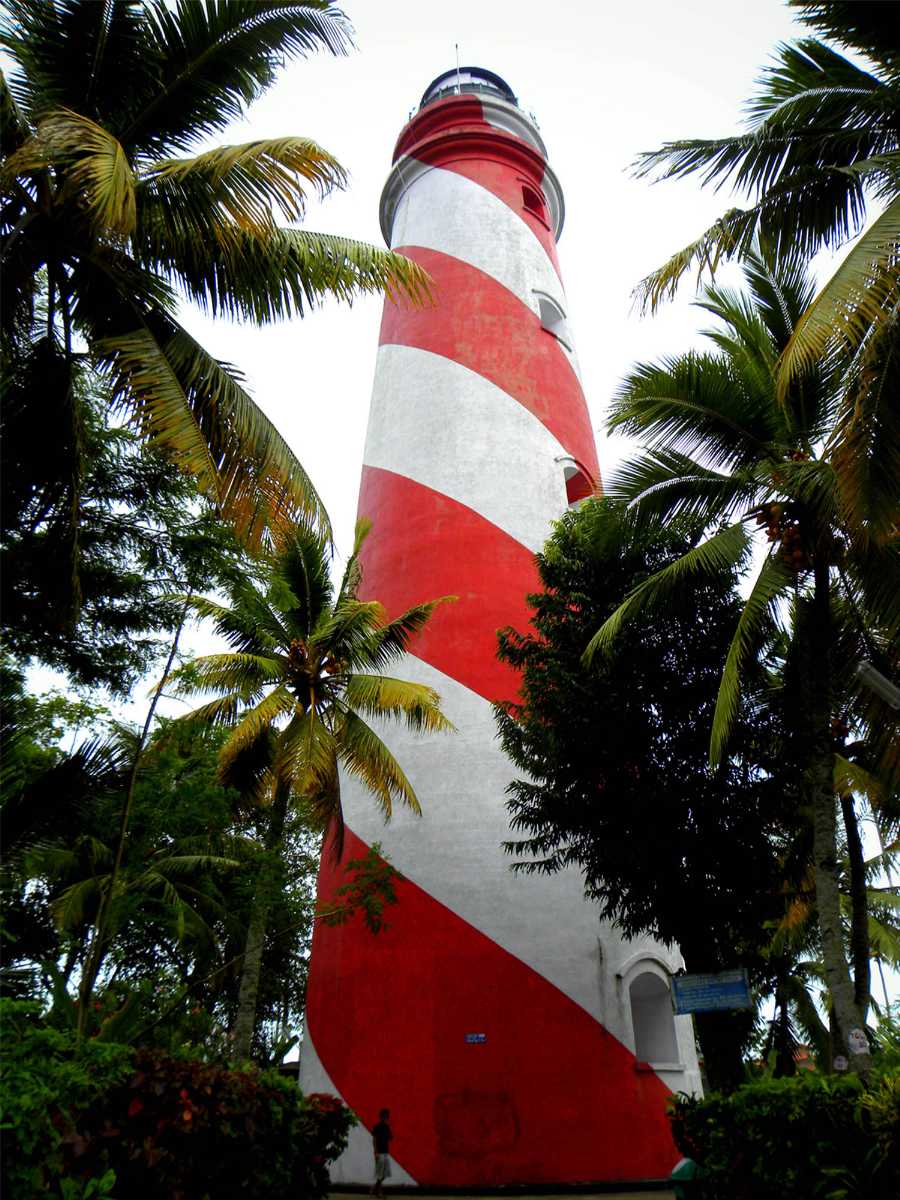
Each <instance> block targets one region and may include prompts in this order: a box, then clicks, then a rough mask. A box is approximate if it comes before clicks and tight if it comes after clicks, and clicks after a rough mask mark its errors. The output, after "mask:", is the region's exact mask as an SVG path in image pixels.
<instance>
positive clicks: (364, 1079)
mask: <svg viewBox="0 0 900 1200" xmlns="http://www.w3.org/2000/svg"><path fill="white" fill-rule="evenodd" d="M563 219H564V202H563V193H562V189H561V187H560V184H559V181H558V180H557V178H556V175H555V174H554V172H553V170H552V169H551V167H550V165H549V163H548V159H547V151H546V149H545V146H544V143H543V140H542V138H541V135H540V133H539V131H538V128H537V125H536V122H535V120H534V118H533V117H531V116H529V115H528V114H527V113H526V112H524V111H523V110H522V109H521V108H520V107H519V105H518V103H517V100H516V97H515V95H514V93H513V92H512V90H511V89H510V87H509V86H508V85H507V84H506V83H505V82H504V80H502V79H501V78H500V77H499V76H497V75H495V74H493V73H492V72H491V71H487V70H483V69H481V68H477V67H467V68H460V69H457V70H453V71H449V72H447V73H446V74H444V75H441V76H439V77H438V78H437V79H435V80H434V82H433V83H431V84H430V85H429V87H428V88H427V89H426V91H425V94H424V96H423V97H422V100H421V103H420V105H419V108H418V110H417V111H416V112H415V114H414V116H413V117H412V119H411V120H410V121H409V123H408V124H407V125H406V126H405V128H404V129H403V130H402V131H401V133H400V137H399V139H398V141H397V145H396V148H395V151H394V157H393V166H392V168H391V171H390V174H389V176H388V180H387V183H386V184H385V187H384V191H383V194H382V200H381V226H382V230H383V233H384V237H385V240H386V241H387V243H388V244H389V245H390V246H391V248H392V249H395V250H398V251H400V252H401V253H403V254H404V255H406V256H407V257H409V258H411V259H413V260H415V261H416V262H417V263H419V264H420V265H421V266H422V267H424V268H425V269H426V270H427V272H428V274H429V275H430V277H431V280H432V288H433V303H432V304H430V305H427V306H425V307H419V308H417V307H412V306H409V305H407V304H404V303H394V302H393V301H387V302H386V303H385V308H384V316H383V320H382V325H381V335H380V344H379V350H378V359H377V365H376V370H375V381H374V388H373V394H372V401H371V410H370V417H369V427H368V434H367V439H366V446H365V452H364V463H363V468H362V478H361V484H360V494H359V515H360V516H364V517H368V518H370V519H371V521H372V523H373V531H372V534H371V535H370V537H369V539H368V542H367V543H366V547H365V550H364V556H363V581H362V587H361V593H360V594H361V595H362V596H363V597H364V598H371V599H378V600H379V601H381V603H382V604H383V605H384V606H385V608H386V609H387V611H388V614H389V615H391V616H393V615H396V614H397V613H399V612H401V611H403V610H404V609H406V608H408V607H409V606H410V605H413V604H416V603H420V602H422V601H426V600H431V599H433V598H436V597H439V596H447V595H452V596H455V597H457V599H456V600H455V601H454V602H452V603H448V604H444V605H441V606H440V607H439V608H438V610H437V611H436V613H435V615H434V616H433V618H432V620H431V622H430V623H429V625H428V627H427V628H426V629H425V630H424V632H422V633H421V634H420V635H419V636H418V637H417V639H416V641H415V642H414V643H413V645H412V646H411V648H410V650H411V652H410V653H409V654H408V655H407V656H406V658H405V660H404V663H403V669H402V670H398V671H397V674H398V675H399V676H401V677H404V678H407V679H411V680H416V681H418V682H421V683H425V684H428V685H429V686H431V687H433V688H434V689H435V690H436V691H437V692H438V693H439V694H440V696H441V700H442V705H443V709H444V711H445V713H446V714H447V716H448V717H449V718H450V720H451V721H452V722H453V724H454V726H455V727H456V732H455V733H454V734H451V735H444V736H428V737H423V736H421V735H418V734H415V733H412V732H407V731H405V730H403V729H402V728H394V727H392V728H390V729H385V732H384V737H385V740H386V741H387V742H388V744H389V745H390V748H391V750H392V751H393V753H394V754H395V756H396V758H397V759H398V761H399V762H400V763H401V765H402V766H403V768H404V770H405V771H406V773H407V775H408V777H409V779H410V781H411V783H412V785H413V787H414V788H415V790H416V793H417V795H418V797H419V800H420V801H421V805H422V810H423V812H422V816H421V817H416V816H414V815H413V814H411V813H409V812H407V811H397V812H395V814H394V816H393V819H392V820H391V821H390V823H389V824H387V825H385V824H384V823H383V822H382V819H381V817H380V814H379V812H378V809H377V807H376V805H375V804H374V803H373V802H372V800H371V798H370V797H369V796H368V795H367V794H366V792H365V790H364V788H362V787H361V786H360V785H358V784H356V783H355V781H354V780H352V779H344V780H343V781H342V789H343V797H344V808H345V815H346V821H347V836H346V845H345V851H344V860H345V861H346V860H347V859H352V858H359V857H361V856H362V855H364V854H365V853H366V852H367V850H368V848H369V847H370V846H372V845H373V844H375V843H378V844H380V846H381V847H382V848H383V853H384V854H385V855H386V856H387V858H388V859H389V860H390V862H391V864H392V865H393V866H394V867H395V868H396V869H397V870H398V871H400V872H401V873H402V876H403V879H402V882H401V883H400V884H399V885H398V887H397V901H398V902H397V904H396V905H393V906H390V907H389V908H387V909H386V910H385V914H384V915H385V919H386V922H387V927H386V928H385V929H384V930H383V931H382V932H380V933H378V934H377V935H376V934H372V933H371V932H369V931H368V930H367V929H366V928H365V926H364V924H363V923H362V921H361V920H356V919H354V920H351V921H350V922H348V923H347V924H345V925H343V926H338V927H324V926H322V927H319V928H317V930H316V933H315V936H314V939H313V947H312V958H311V964H310V975H309V987H308V1000H307V1021H306V1028H305V1034H304V1043H303V1048H302V1054H301V1083H302V1086H303V1089H304V1091H307V1092H331V1093H333V1094H335V1095H338V1096H340V1097H341V1098H342V1099H343V1100H344V1102H345V1103H346V1104H347V1105H349V1107H350V1108H351V1109H353V1111H354V1112H355V1113H356V1114H357V1116H358V1117H359V1120H360V1124H359V1126H358V1127H357V1128H356V1130H354V1132H353V1134H352V1135H351V1139H350V1144H349V1146H348V1149H347V1151H346V1152H345V1153H344V1155H343V1156H342V1157H341V1158H340V1159H339V1160H338V1162H337V1163H336V1164H335V1167H334V1169H333V1172H332V1177H333V1179H334V1181H335V1183H337V1184H341V1183H348V1184H349V1183H356V1184H362V1183H369V1182H371V1179H372V1146H371V1136H370V1132H369V1131H370V1130H371V1129H372V1126H373V1125H374V1124H375V1123H376V1122H377V1121H378V1119H379V1117H378V1114H379V1111H380V1110H381V1109H383V1108H388V1109H389V1110H390V1112H391V1125H392V1128H393V1130H394V1135H395V1136H394V1141H393V1143H392V1147H391V1149H392V1159H393V1163H394V1168H393V1176H392V1179H391V1181H390V1182H391V1184H393V1185H398V1184H400V1185H403V1184H406V1185H408V1186H415V1185H418V1186H422V1187H432V1188H434V1187H460V1188H473V1189H477V1188H479V1187H483V1186H484V1187H486V1186H503V1185H515V1184H523V1185H524V1184H536V1185H537V1184H540V1185H548V1184H551V1185H552V1184H557V1183H558V1184H566V1183H577V1182H591V1181H626V1180H628V1181H631V1180H650V1179H659V1178H663V1177H665V1176H667V1175H668V1174H669V1172H670V1171H671V1169H672V1167H673V1165H674V1164H675V1162H676V1161H677V1159H678V1154H677V1152H676V1150H675V1148H674V1146H673V1143H672V1140H671V1136H670V1132H669V1127H668V1122H667V1120H666V1116H665V1106H666V1100H667V1097H668V1096H669V1094H670V1093H671V1092H672V1091H679V1090H684V1091H688V1092H692V1091H696V1090H698V1088H699V1075H698V1068H697V1060H696V1055H695V1050H694V1041H693V1033H692V1028H691V1023H690V1018H689V1017H676V1016H674V1015H673V1011H672V1005H671V1000H670V988H669V981H670V979H671V975H672V974H673V973H674V972H675V971H676V970H678V968H679V966H680V965H681V960H680V957H679V955H678V951H677V948H674V947H668V948H667V947H664V946H662V945H660V944H658V943H656V942H655V941H653V940H652V939H649V938H645V939H640V940H637V941H628V940H626V939H624V938H623V937H622V936H621V935H620V934H619V933H618V932H617V931H616V930H614V929H613V928H612V927H610V926H609V925H607V924H604V923H602V922H601V921H600V920H599V917H598V914H597V910H596V908H595V907H594V906H593V905H592V904H590V903H588V902H587V901H586V900H585V899H584V896H583V886H582V880H581V877H580V875H579V874H578V872H576V871H573V872H566V873H562V874H558V875H554V876H549V877H545V876H540V875H525V876H523V875H517V874H515V873H513V871H512V870H511V859H510V857H509V856H508V855H507V854H506V853H505V852H504V850H503V842H504V841H507V840H509V838H510V836H511V834H510V829H509V815H508V813H507V809H506V795H505V791H506V788H507V786H508V784H509V783H510V781H511V779H512V778H513V767H512V765H511V763H510V762H509V761H508V760H507V759H506V758H505V756H504V755H503V753H502V751H501V749H500V746H499V743H498V740H497V736H496V726H495V721H494V714H493V708H492V704H493V702H495V701H499V700H507V699H513V698H514V697H515V695H516V692H517V689H518V680H517V677H516V675H515V673H514V672H513V671H512V670H511V669H510V668H509V667H508V666H507V665H505V664H502V663H500V662H498V660H497V657H496V650H497V631H498V630H499V629H501V628H504V627H505V626H508V625H512V626H514V627H515V628H518V629H519V630H523V631H524V630H525V629H526V628H527V626H528V621H529V615H530V614H529V608H528V605H527V601H526V596H527V594H528V593H529V592H533V591H536V590H537V589H538V586H539V585H538V577H537V572H536V568H535V565H534V555H535V553H536V552H537V551H538V550H540V548H541V547H542V545H543V543H544V541H545V539H546V538H547V536H548V534H549V533H550V531H551V525H552V522H553V521H554V520H556V519H558V518H559V517H560V516H561V514H562V513H563V512H565V510H566V508H567V507H568V506H570V505H573V504H577V503H579V502H580V501H582V500H583V499H584V498H585V497H587V496H589V495H591V494H594V493H597V492H598V491H599V490H600V486H601V485H600V477H599V470H598V463H597V452H596V446H595V442H594V437H593V432H592V429H591V425H590V419H589V415H588V409H587V405H586V403H585V398H584V394H583V391H582V387H581V382H580V376H579V370H578V363H577V359H576V356H575V347H574V343H573V339H572V334H571V330H570V325H569V312H568V304H567V301H566V295H565V291H564V289H563V284H562V278H561V274H560V268H559V261H558V258H557V239H558V238H559V235H560V233H561V230H562V226H563ZM343 881H344V875H343V870H342V866H341V865H340V864H335V863H334V862H333V861H331V859H330V857H329V856H328V855H326V856H325V857H324V858H323V863H322V868H321V872H320V877H319V896H320V900H321V901H323V902H324V903H328V902H329V901H330V899H331V898H332V897H333V896H334V893H335V891H336V889H337V888H338V887H339V886H340V885H341V883H342V882H343Z"/></svg>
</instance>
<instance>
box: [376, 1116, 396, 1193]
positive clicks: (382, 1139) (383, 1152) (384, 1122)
mask: <svg viewBox="0 0 900 1200" xmlns="http://www.w3.org/2000/svg"><path fill="white" fill-rule="evenodd" d="M390 1116H391V1114H390V1112H389V1110H388V1109H386V1108H383V1109H382V1110H381V1112H380V1113H379V1114H378V1124H377V1125H376V1126H374V1128H373V1129H372V1149H373V1150H374V1151H375V1184H374V1186H373V1188H372V1191H371V1195H373V1196H383V1195H384V1190H383V1187H382V1184H383V1183H384V1181H385V1179H390V1177H391V1141H392V1139H393V1137H394V1134H393V1131H392V1129H391V1127H390V1125H389V1124H388V1121H389V1120H390Z"/></svg>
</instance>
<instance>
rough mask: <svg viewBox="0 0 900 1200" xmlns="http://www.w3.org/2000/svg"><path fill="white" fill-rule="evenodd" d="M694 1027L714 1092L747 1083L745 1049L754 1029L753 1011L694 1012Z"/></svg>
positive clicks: (707, 1077)
mask: <svg viewBox="0 0 900 1200" xmlns="http://www.w3.org/2000/svg"><path fill="white" fill-rule="evenodd" d="M694 1028H695V1029H696V1031H697V1040H698V1041H699V1043H700V1051H701V1053H702V1055H703V1070H704V1072H705V1074H706V1080H707V1082H708V1084H709V1086H710V1088H711V1089H712V1091H714V1092H733V1091H734V1090H735V1089H736V1088H739V1087H740V1086H741V1084H743V1083H746V1080H747V1076H746V1071H745V1069H744V1048H745V1047H746V1045H747V1043H748V1041H749V1039H750V1035H751V1033H752V1031H753V1013H752V1012H740V1011H739V1012H706V1013H694Z"/></svg>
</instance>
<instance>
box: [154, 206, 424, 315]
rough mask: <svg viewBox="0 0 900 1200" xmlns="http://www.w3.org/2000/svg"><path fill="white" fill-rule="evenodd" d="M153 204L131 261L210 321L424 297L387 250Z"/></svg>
mask: <svg viewBox="0 0 900 1200" xmlns="http://www.w3.org/2000/svg"><path fill="white" fill-rule="evenodd" d="M157 199H158V200H159V201H160V202H159V203H155V204H150V203H148V204H146V205H144V206H143V208H142V210H141V223H140V225H139V227H138V229H137V231H136V234H135V238H134V243H133V244H134V253H135V259H136V261H137V262H138V263H139V264H140V265H141V266H143V267H146V268H148V269H151V270H154V271H159V272H161V273H164V274H168V275H169V276H171V277H172V278H174V279H176V280H177V281H178V283H179V285H180V287H181V289H182V291H183V292H184V294H185V295H186V296H187V297H188V298H189V299H191V300H193V301H194V302H195V303H196V304H197V305H198V306H199V307H200V308H201V309H202V310H204V311H206V312H209V313H210V314H211V315H212V316H227V317H230V318H232V319H233V320H247V321H252V322H254V323H255V324H258V325H266V324H271V323H272V322H274V321H282V320H289V319H291V318H294V317H302V316H303V315H304V314H305V313H306V312H307V311H309V310H311V309H314V308H317V307H318V306H319V305H320V304H321V303H322V302H323V301H324V300H327V299H336V300H339V301H342V302H345V303H348V304H350V303H352V302H353V301H354V300H355V299H356V298H357V297H358V296H362V295H373V294H383V295H386V296H387V297H389V298H390V299H392V300H395V299H399V298H401V297H403V298H405V299H406V300H408V301H409V302H410V303H412V304H424V303H426V302H427V301H428V300H429V298H430V295H431V292H430V278H429V276H428V274H427V273H426V272H425V271H424V270H423V269H422V267H420V266H419V265H418V264H417V263H415V262H413V261H412V260H411V259H408V258H405V257H404V256H403V255H402V254H397V253H396V252H394V251H392V250H381V249H379V248H378V247H376V246H372V245H370V244H368V243H367V242H358V241H354V240H353V239H351V238H345V237H339V236H337V235H335V234H327V233H314V232H312V231H310V230H305V229H271V230H265V231H262V232H261V231H258V230H257V229H255V228H253V227H246V228H239V227H237V226H236V225H235V223H234V221H232V220H231V219H230V218H229V217H227V216H226V214H225V213H224V211H223V210H220V209H219V208H218V207H217V206H212V205H207V206H206V207H200V206H194V207H187V208H186V207H184V206H177V207H176V206H175V205H174V204H172V205H171V206H163V204H162V200H161V198H159V197H157Z"/></svg>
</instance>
